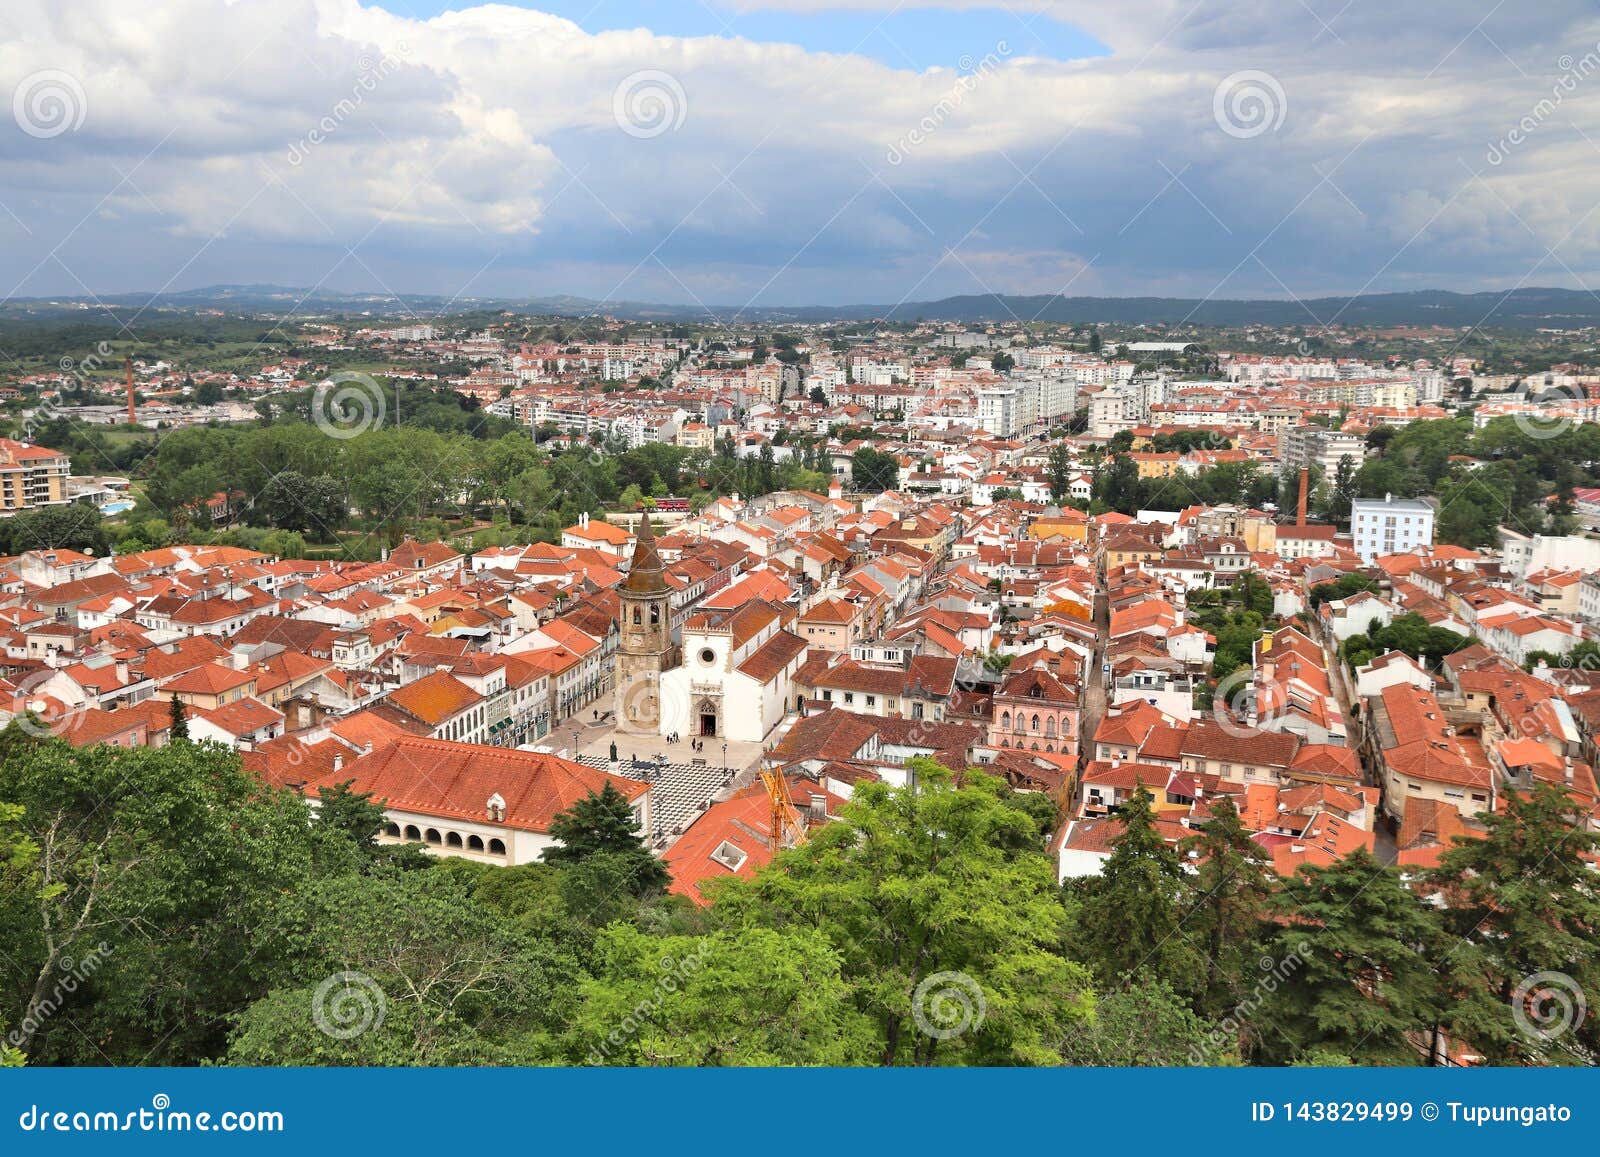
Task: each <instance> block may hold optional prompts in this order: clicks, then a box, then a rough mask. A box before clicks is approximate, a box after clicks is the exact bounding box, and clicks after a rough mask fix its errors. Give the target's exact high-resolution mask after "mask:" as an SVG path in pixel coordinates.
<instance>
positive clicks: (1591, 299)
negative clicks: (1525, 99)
mask: <svg viewBox="0 0 1600 1157" xmlns="http://www.w3.org/2000/svg"><path fill="white" fill-rule="evenodd" d="M99 301H100V302H101V303H103V304H104V305H107V306H110V307H112V308H113V309H115V310H117V311H119V312H120V311H121V310H124V309H127V310H143V311H145V315H146V316H149V313H150V312H151V311H160V310H193V309H221V310H227V311H230V312H238V313H266V314H291V313H292V314H296V315H302V316H314V315H322V316H327V315H338V316H344V317H352V316H367V315H370V316H372V317H373V318H374V319H379V318H405V317H410V316H416V317H419V318H429V317H438V316H443V315H454V314H463V313H472V312H481V311H485V310H508V309H509V310H516V311H519V312H524V313H535V314H546V315H551V316H559V317H584V316H598V315H610V316H613V317H621V318H627V319H629V320H634V321H693V320H702V321H703V320H706V318H707V317H708V316H710V317H714V318H715V319H717V320H718V321H730V320H733V319H735V318H737V319H740V320H744V321H753V322H762V323H767V324H774V323H782V322H785V321H789V322H812V323H817V322H839V321H860V320H875V319H881V320H885V321H916V320H919V319H922V320H927V321H953V322H991V321H1013V320H1023V321H1033V320H1038V321H1047V322H1074V323H1076V322H1082V323H1088V322H1117V323H1123V324H1134V325H1140V324H1144V325H1175V324H1179V323H1184V322H1187V323H1190V324H1194V325H1203V326H1229V327H1237V326H1243V325H1251V324H1256V325H1271V326H1293V325H1309V326H1315V325H1317V324H1318V323H1319V322H1318V320H1313V317H1315V318H1316V319H1319V320H1320V321H1321V322H1331V321H1334V320H1335V319H1336V320H1337V321H1338V322H1339V323H1340V324H1346V325H1363V326H1398V325H1416V326H1424V325H1438V326H1449V327H1468V326H1498V327H1504V328H1515V329H1536V328H1550V329H1581V328H1583V327H1586V326H1600V297H1596V296H1595V295H1594V294H1591V293H1588V292H1586V291H1583V290H1574V289H1536V288H1530V289H1517V290H1513V291H1511V292H1509V293H1498V292H1494V293H1451V292H1449V291H1447V290H1442V289H1424V290H1417V291H1415V292H1411V293H1369V294H1362V295H1360V296H1355V297H1319V298H1310V299H1307V300H1305V301H1304V302H1303V303H1302V302H1296V301H1277V300H1254V301H1246V300H1225V299H1214V300H1209V301H1202V300H1199V299H1195V298H1177V297H1060V296H1054V295H1037V296H1019V295H1013V294H968V295H963V296H960V297H946V298H942V299H940V300H938V301H917V302H906V303H903V304H901V305H893V306H891V305H870V304H863V305H841V306H748V307H739V306H712V307H710V308H709V309H704V308H701V307H698V306H685V305H664V304H654V303H649V302H637V301H609V302H598V301H594V300H591V299H589V298H582V297H571V296H563V295H557V296H551V297H525V298H502V297H496V298H452V297H444V296H439V295H433V294H401V295H394V294H380V293H373V294H349V293H331V292H328V291H325V290H304V289H294V288H290V287H286V286H276V285H215V286H208V287H206V288H204V289H190V290H184V291H182V292H177V293H161V294H155V295H151V294H144V293H123V294H108V295H104V296H102V297H101V298H100V299H99ZM95 305H96V303H95V301H94V300H92V299H84V298H74V297H58V298H17V299H13V300H12V301H11V302H9V303H8V304H7V305H6V306H5V307H4V309H3V310H0V317H3V318H6V319H11V320H20V319H25V318H29V317H33V318H39V317H57V318H59V317H61V316H62V315H65V314H74V313H75V314H78V315H79V316H83V317H86V318H87V317H89V316H92V315H93V314H94V313H95V312H98V311H97V310H96V308H95Z"/></svg>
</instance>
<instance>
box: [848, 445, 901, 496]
mask: <svg viewBox="0 0 1600 1157" xmlns="http://www.w3.org/2000/svg"><path fill="white" fill-rule="evenodd" d="M899 480H900V461H899V459H897V458H896V457H895V456H894V455H893V454H886V453H884V452H883V451H882V450H874V449H873V448H872V447H871V446H863V447H861V448H860V449H859V450H857V451H856V452H855V453H854V454H852V455H851V456H850V483H851V485H852V486H853V487H854V488H855V489H856V490H860V491H864V492H868V493H878V492H879V491H883V490H893V489H894V487H895V485H896V484H897V483H898V482H899Z"/></svg>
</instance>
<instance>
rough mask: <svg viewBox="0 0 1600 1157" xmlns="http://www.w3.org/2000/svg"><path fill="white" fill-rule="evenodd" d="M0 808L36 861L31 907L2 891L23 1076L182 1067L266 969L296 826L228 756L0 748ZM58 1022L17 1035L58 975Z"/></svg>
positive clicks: (7, 988) (291, 873) (0, 923)
mask: <svg viewBox="0 0 1600 1157" xmlns="http://www.w3.org/2000/svg"><path fill="white" fill-rule="evenodd" d="M0 799H5V800H7V801H11V802H13V803H15V804H17V805H20V806H21V807H22V809H23V814H22V817H21V819H20V820H19V821H18V822H17V825H16V828H15V830H16V832H17V833H18V834H21V835H22V836H24V837H25V838H26V839H27V840H29V841H30V842H31V843H32V844H34V845H35V846H37V848H38V849H39V852H38V860H37V867H36V871H37V874H38V878H39V879H42V880H45V881H48V884H49V886H48V888H47V889H45V891H44V893H43V895H42V896H41V895H38V894H37V890H36V889H35V888H34V886H33V885H32V884H31V882H30V881H29V880H28V879H20V880H19V879H18V878H17V877H16V876H15V875H14V874H13V875H8V876H7V877H6V878H5V891H4V893H3V894H0V928H3V929H4V930H5V941H6V945H7V950H6V952H4V953H0V1018H3V1019H5V1020H6V1021H8V1022H9V1023H11V1024H12V1025H15V1026H17V1029H16V1030H15V1031H18V1032H19V1033H21V1034H22V1037H23V1039H22V1040H21V1041H20V1042H19V1043H20V1044H21V1047H22V1048H23V1049H24V1050H25V1051H27V1052H28V1054H29V1056H30V1058H31V1059H32V1060H34V1061H35V1062H36V1063H40V1064H72V1063H86V1064H106V1063H116V1064H138V1063H145V1064H149V1063H157V1064H160V1063H169V1062H170V1063H194V1061H195V1060H196V1059H198V1058H201V1057H206V1056H215V1055H217V1054H218V1053H219V1052H220V1049H221V1044H222V1040H223V1035H224V1034H225V1032H226V1023H227V1018H228V1016H230V1015H231V1014H232V1013H233V1012H235V1011H236V1010H238V1009H239V1008H241V1007H242V1006H243V1005H244V1004H245V1003H246V1002H247V1001H248V1000H250V999H253V998H254V996H255V995H257V994H258V993H259V992H260V991H261V985H262V982H263V980H264V978H265V976H266V975H267V974H268V973H269V972H271V971H272V970H273V969H274V968H275V967H276V966H277V965H278V963H279V960H280V952H281V951H282V950H283V948H284V942H283V941H282V940H281V938H280V937H279V936H278V935H277V931H278V930H279V929H280V927H281V924H280V921H281V918H282V915H283V904H284V901H285V897H287V896H290V895H293V894H294V893H295V891H296V890H297V889H298V888H300V887H301V886H302V884H303V883H304V881H305V880H307V879H308V878H310V876H311V874H312V873H311V858H310V841H309V838H308V829H309V823H308V820H309V813H308V810H307V808H306V805H305V803H304V801H302V800H300V799H298V798H297V797H295V796H293V795H291V794H290V793H287V792H278V791H267V790H264V789H263V788H262V786H261V784H260V783H259V782H258V781H257V780H255V779H254V778H252V777H251V776H249V775H246V774H245V773H244V772H243V771H242V769H241V768H240V766H239V760H238V757H237V756H236V755H234V754H233V753H232V752H229V751H226V750H223V749H221V748H219V747H216V746H213V745H211V744H193V743H177V744H169V745H168V746H166V747H162V748H154V749H152V748H136V749H133V750H128V749H124V748H119V747H113V746H105V745H100V746H94V747H85V748H73V747H69V746H67V745H66V744H64V743H61V742H59V741H56V740H51V741H48V742H41V741H38V740H35V739H33V738H31V737H30V736H27V735H26V734H25V733H23V732H22V731H21V730H20V729H19V728H16V727H11V728H7V729H6V731H5V732H3V733H0ZM69 958H70V959H72V960H74V961H77V962H79V964H80V969H81V968H82V962H85V961H89V960H93V961H95V962H96V965H97V968H96V971H95V972H94V974H93V976H92V977H91V978H89V979H88V980H87V982H86V983H83V984H80V985H78V986H77V988H76V990H75V991H74V992H72V993H71V995H70V996H67V997H65V998H64V1000H63V1002H62V1003H63V1005H64V1007H65V1009H66V1013H67V1015H65V1016H63V1015H57V1016H53V1017H50V1018H48V1019H45V1020H43V1021H42V1022H39V1023H35V1022H33V1021H30V1022H28V1023H27V1024H24V1023H23V1014H24V1013H25V1012H26V1010H28V1009H30V1008H33V1007H35V1006H37V1005H38V1004H39V1003H40V1001H41V1000H42V999H44V997H45V996H47V995H49V994H51V993H52V992H53V991H54V990H55V988H56V987H57V984H58V981H59V978H60V976H61V975H62V974H63V971H64V964H63V962H64V961H65V960H67V959H69Z"/></svg>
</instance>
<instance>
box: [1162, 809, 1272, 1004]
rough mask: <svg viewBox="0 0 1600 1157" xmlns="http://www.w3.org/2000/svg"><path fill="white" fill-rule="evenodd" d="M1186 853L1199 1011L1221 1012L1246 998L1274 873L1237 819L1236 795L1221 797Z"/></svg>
mask: <svg viewBox="0 0 1600 1157" xmlns="http://www.w3.org/2000/svg"><path fill="white" fill-rule="evenodd" d="M1183 852H1184V853H1185V854H1187V855H1190V856H1192V857H1194V859H1195V862H1196V865H1197V866H1196V869H1195V872H1194V875H1193V877H1192V881H1193V882H1192V886H1191V889H1190V894H1189V896H1188V897H1187V898H1186V903H1187V904H1188V908H1189V912H1188V915H1187V916H1186V918H1185V921H1184V924H1185V927H1186V931H1187V934H1188V935H1189V936H1190V937H1191V938H1192V940H1193V943H1194V944H1196V945H1197V946H1198V947H1199V950H1200V952H1201V954H1202V956H1203V957H1204V961H1205V982H1204V984H1203V986H1202V987H1201V989H1200V992H1199V994H1198V996H1197V997H1196V1004H1197V1006H1198V1007H1199V1009H1200V1011H1201V1012H1202V1013H1203V1014H1205V1015H1208V1016H1222V1015H1225V1014H1226V1013H1227V1011H1228V1010H1229V1009H1231V1008H1235V1007H1237V1006H1238V1005H1239V1004H1240V1003H1241V1002H1242V1001H1243V1000H1244V999H1245V997H1246V995H1247V994H1246V992H1245V991H1244V987H1245V981H1246V980H1247V979H1248V978H1249V977H1250V976H1251V975H1252V970H1253V968H1254V966H1255V963H1256V962H1257V961H1258V960H1259V959H1260V955H1261V954H1260V950H1259V949H1260V943H1261V935H1262V919H1263V917H1264V916H1265V914H1266V910H1267V904H1268V901H1269V900H1270V899H1271V896H1272V892H1273V878H1272V875H1271V873H1270V870H1269V869H1268V867H1267V863H1266V858H1265V857H1264V856H1263V855H1262V852H1261V846H1260V845H1259V844H1257V843H1256V842H1255V840H1253V839H1252V838H1251V837H1250V832H1249V831H1248V830H1247V829H1246V828H1245V826H1244V824H1243V823H1242V822H1241V821H1240V819H1239V809H1238V808H1237V807H1236V806H1235V805H1234V802H1233V800H1232V799H1230V798H1229V797H1227V796H1221V797H1219V798H1218V799H1216V800H1215V801H1214V802H1213V803H1212V804H1211V815H1210V818H1208V819H1207V820H1206V821H1205V822H1204V823H1203V824H1201V826H1200V832H1199V834H1198V835H1196V836H1193V837H1191V838H1190V839H1189V840H1188V841H1186V842H1185V844H1184V846H1183Z"/></svg>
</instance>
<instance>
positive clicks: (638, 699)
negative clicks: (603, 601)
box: [615, 512, 673, 735]
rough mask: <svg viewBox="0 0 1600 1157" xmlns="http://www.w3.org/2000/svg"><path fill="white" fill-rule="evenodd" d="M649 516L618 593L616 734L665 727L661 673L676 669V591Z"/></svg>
mask: <svg viewBox="0 0 1600 1157" xmlns="http://www.w3.org/2000/svg"><path fill="white" fill-rule="evenodd" d="M665 571H666V565H665V564H664V563H663V562H662V561H661V551H660V549H659V548H658V547H657V546H656V535H655V530H654V529H653V528H652V527H651V525H650V515H649V513H648V512H646V514H645V516H644V518H642V519H641V520H640V522H639V530H638V533H637V535H636V536H635V541H634V547H633V562H632V563H631V565H630V566H629V567H628V577H627V578H625V579H623V580H622V585H621V586H619V587H618V588H617V596H618V598H619V600H620V602H621V607H620V614H621V618H622V621H621V623H620V624H619V625H620V626H621V628H622V630H621V638H620V639H619V640H618V643H617V657H616V677H615V686H616V689H617V730H619V731H622V732H631V733H633V734H635V735H638V734H648V735H654V734H657V733H658V731H659V729H660V727H661V673H662V672H663V671H665V670H666V669H667V668H668V667H670V666H672V657H673V656H672V588H671V587H670V586H668V585H667V579H666V575H665Z"/></svg>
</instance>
